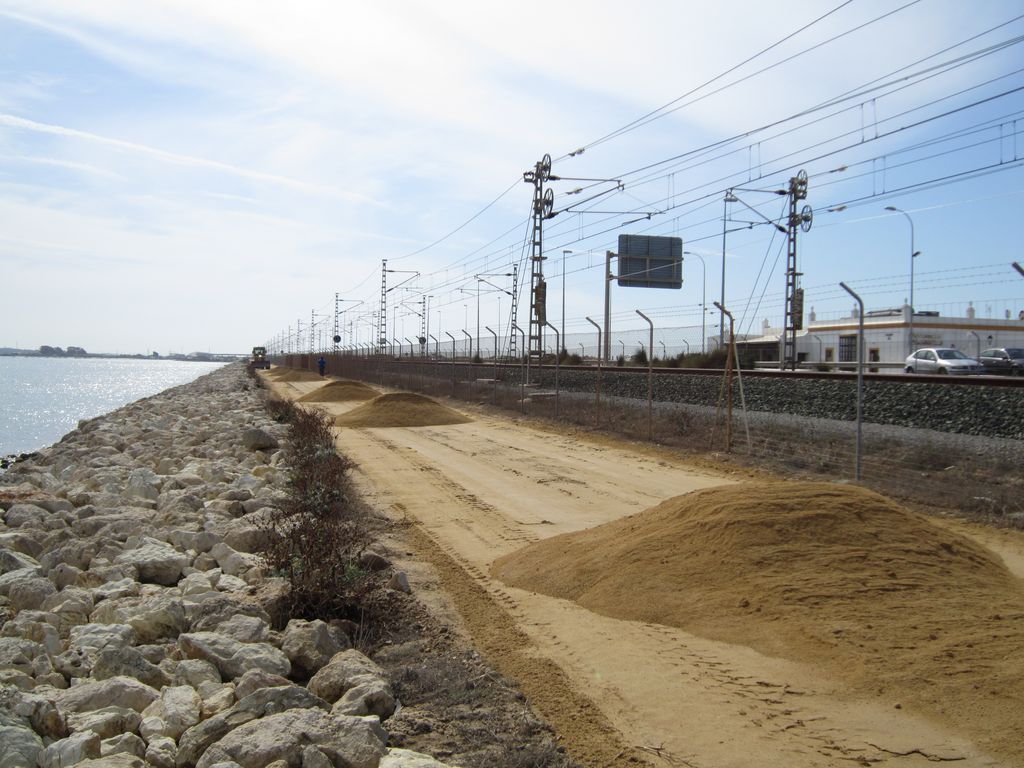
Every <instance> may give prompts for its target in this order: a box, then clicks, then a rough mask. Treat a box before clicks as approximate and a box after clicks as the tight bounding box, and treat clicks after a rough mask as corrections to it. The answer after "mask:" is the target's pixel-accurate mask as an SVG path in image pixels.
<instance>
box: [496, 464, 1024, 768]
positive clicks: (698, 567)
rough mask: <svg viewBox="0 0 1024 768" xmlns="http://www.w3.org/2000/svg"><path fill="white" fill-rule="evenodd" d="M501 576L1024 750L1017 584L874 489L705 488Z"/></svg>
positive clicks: (560, 543)
mask: <svg viewBox="0 0 1024 768" xmlns="http://www.w3.org/2000/svg"><path fill="white" fill-rule="evenodd" d="M494 574H495V575H496V576H497V577H498V578H500V579H502V580H504V581H505V582H506V583H508V584H509V585H511V586H515V587H520V588H523V589H527V590H531V591H535V592H541V593H544V594H548V595H552V596H556V597H561V598H566V599H569V600H574V601H576V602H578V603H580V604H581V605H583V606H585V607H587V608H589V609H590V610H593V611H595V612H597V613H602V614H605V615H609V616H614V617H617V618H622V619H634V620H639V621H645V622H654V623H660V624H667V625H671V626H676V627H680V628H682V629H685V630H687V631H690V632H693V633H695V634H699V635H703V636H706V637H712V638H715V639H719V640H724V641H727V642H732V643H738V644H743V645H749V646H752V647H754V648H757V649H758V650H760V651H762V652H765V653H769V654H774V655H781V656H785V657H788V658H791V659H795V660H798V661H808V662H811V663H814V664H817V665H819V666H820V667H823V668H824V670H825V671H826V672H827V673H828V674H831V675H834V676H837V677H841V678H843V679H844V680H845V681H846V682H847V684H849V685H850V686H852V687H853V689H854V690H858V691H860V692H862V693H865V694H869V695H881V696H883V697H889V698H891V699H892V701H893V703H894V704H895V703H901V704H902V705H903V706H907V705H908V704H910V705H912V706H917V707H918V708H919V709H920V710H922V711H924V712H925V713H927V714H929V715H931V716H938V717H941V718H944V719H946V720H947V721H949V722H951V723H952V724H953V725H954V726H955V727H958V728H963V729H964V730H965V731H966V732H967V733H968V734H970V735H971V736H972V737H974V738H975V739H977V740H978V742H979V744H980V745H982V746H983V747H985V748H988V749H991V750H993V751H995V752H997V753H1001V754H1004V755H1013V756H1014V757H1015V758H1021V759H1024V739H1022V738H1021V737H1020V735H1019V725H1020V722H1019V718H1020V713H1021V712H1024V584H1022V582H1021V581H1020V580H1018V579H1016V578H1015V577H1014V576H1013V575H1012V574H1010V573H1009V571H1008V570H1007V569H1006V568H1005V567H1004V565H1003V564H1002V562H1001V561H1000V560H999V559H998V558H997V557H996V556H995V555H994V554H992V553H991V552H990V551H989V550H987V549H985V548H984V547H982V546H980V545H978V544H975V543H973V542H972V541H971V540H969V539H967V538H964V537H962V536H959V535H957V534H954V533H951V532H947V531H945V530H944V529H942V528H940V527H938V526H936V525H934V524H933V523H931V522H930V521H929V520H928V518H927V517H925V516H923V515H920V514H916V513H913V512H910V511H908V510H906V509H904V508H902V507H900V506H899V505H897V504H895V503H893V502H891V501H889V500H887V499H886V498H884V497H882V496H879V495H878V494H875V493H872V492H870V491H867V490H864V489H861V488H857V487H852V486H842V485H833V484H828V483H746V484H742V485H736V486H726V487H718V488H712V489H708V490H705V491H699V492H695V493H691V494H687V495H684V496H677V497H675V498H672V499H669V500H667V501H665V502H663V503H662V504H660V505H658V506H656V507H653V508H652V509H649V510H646V511H644V512H641V513H639V514H637V515H633V516H631V517H628V518H624V519H622V520H617V521H614V522H612V523H608V524H606V525H602V526H599V527H597V528H593V529H591V530H587V531H581V532H579V533H573V534H566V535H562V536H556V537H554V538H551V539H547V540H544V541H541V542H538V543H536V544H532V545H530V546H529V547H527V548H525V549H523V550H521V551H519V552H516V553H513V554H511V555H508V556H506V557H503V558H501V559H499V560H498V561H497V562H496V563H495V565H494ZM1020 764H1024V762H1022V763H1020Z"/></svg>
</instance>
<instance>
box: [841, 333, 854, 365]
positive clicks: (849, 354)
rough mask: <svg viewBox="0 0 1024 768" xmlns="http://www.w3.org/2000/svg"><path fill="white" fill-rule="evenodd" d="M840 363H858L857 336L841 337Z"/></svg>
mask: <svg viewBox="0 0 1024 768" xmlns="http://www.w3.org/2000/svg"><path fill="white" fill-rule="evenodd" d="M839 362H840V363H855V362H857V335H856V334H853V335H850V336H840V337H839Z"/></svg>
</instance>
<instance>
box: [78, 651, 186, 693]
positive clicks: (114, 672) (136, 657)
mask: <svg viewBox="0 0 1024 768" xmlns="http://www.w3.org/2000/svg"><path fill="white" fill-rule="evenodd" d="M119 675H123V676H125V677H133V678H135V679H136V680H138V681H139V682H142V683H145V684H146V685H148V686H150V687H152V688H155V689H157V690H160V688H162V687H163V686H165V685H170V682H171V680H170V678H169V677H168V676H167V673H166V672H164V671H163V670H162V669H160V667H158V666H156V665H155V664H151V663H150V662H149V661H147V660H146V657H145V656H143V655H142V652H141V651H139V650H138V649H137V648H121V649H114V648H107V649H105V650H103V651H100V653H99V654H97V656H96V658H95V659H94V660H93V663H92V673H91V676H92V678H93V679H94V680H107V679H109V678H111V677H117V676H119Z"/></svg>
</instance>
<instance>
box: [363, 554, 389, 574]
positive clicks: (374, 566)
mask: <svg viewBox="0 0 1024 768" xmlns="http://www.w3.org/2000/svg"><path fill="white" fill-rule="evenodd" d="M359 565H360V567H362V568H365V569H366V570H368V571H383V570H385V569H386V568H388V567H390V566H391V563H390V562H388V560H387V558H385V557H383V556H381V555H378V554H377V553H376V552H363V554H361V555H360V556H359Z"/></svg>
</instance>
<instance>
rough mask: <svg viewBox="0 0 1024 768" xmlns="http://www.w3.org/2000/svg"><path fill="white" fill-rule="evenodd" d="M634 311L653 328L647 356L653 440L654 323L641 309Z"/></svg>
mask: <svg viewBox="0 0 1024 768" xmlns="http://www.w3.org/2000/svg"><path fill="white" fill-rule="evenodd" d="M634 311H635V312H636V313H637V314H638V315H640V317H642V318H643V319H644V320H646V321H647V324H648V325H649V326H651V339H650V341H651V347H650V349H651V354H649V355H648V356H647V439H648V440H651V439H652V435H653V434H654V426H653V424H654V416H653V413H654V323H653V322H652V321H651V318H649V317H648V316H647V315H645V314H644V313H643V312H641V311H640V310H639V309H637V310H634Z"/></svg>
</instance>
